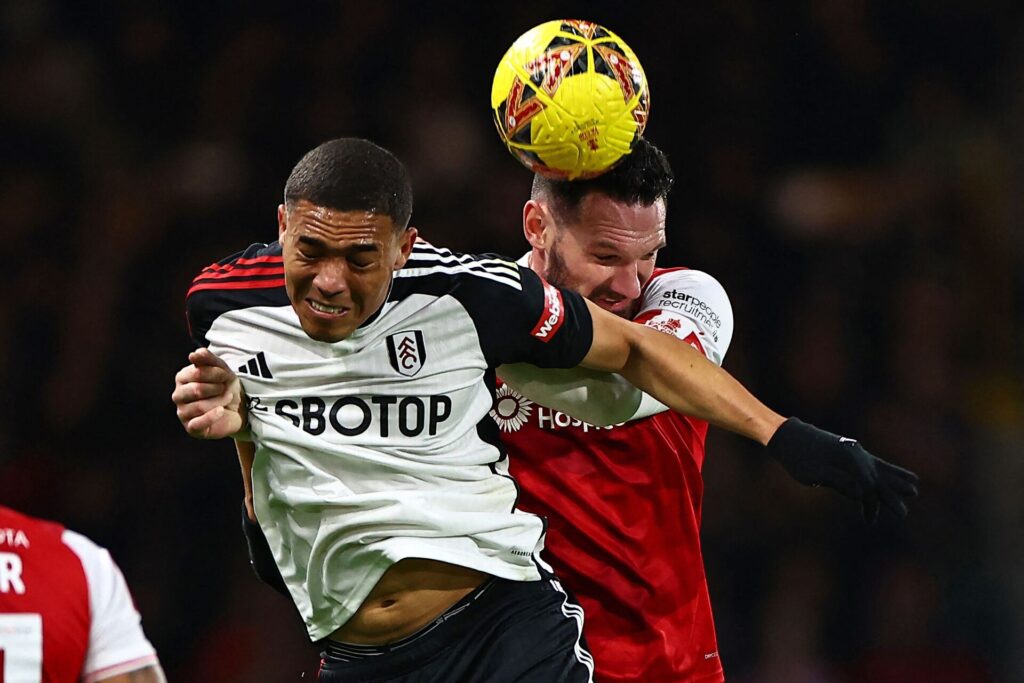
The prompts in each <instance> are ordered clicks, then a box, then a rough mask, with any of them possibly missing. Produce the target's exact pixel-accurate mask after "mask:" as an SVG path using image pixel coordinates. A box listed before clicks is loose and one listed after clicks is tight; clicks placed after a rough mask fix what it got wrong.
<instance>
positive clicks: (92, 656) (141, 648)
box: [62, 530, 157, 683]
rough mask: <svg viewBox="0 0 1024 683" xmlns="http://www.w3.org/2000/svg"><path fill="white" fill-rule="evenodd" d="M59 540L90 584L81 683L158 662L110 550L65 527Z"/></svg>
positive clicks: (89, 682)
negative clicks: (67, 548)
mask: <svg viewBox="0 0 1024 683" xmlns="http://www.w3.org/2000/svg"><path fill="white" fill-rule="evenodd" d="M62 540H63V541H64V544H65V545H67V546H68V547H69V548H71V550H73V551H74V553H75V554H76V555H78V559H79V560H81V562H82V568H83V569H84V570H85V578H86V582H87V583H88V585H89V611H90V615H91V623H90V625H89V649H88V651H87V652H86V655H85V664H84V666H83V667H82V681H83V683H92V682H93V681H98V680H102V679H104V678H110V677H112V676H116V675H118V674H122V673H127V672H130V671H137V670H138V669H142V668H144V667H147V666H151V665H154V664H157V656H156V650H154V649H153V646H152V645H151V644H150V643H149V641H148V640H147V639H146V635H145V634H144V633H143V632H142V623H141V622H142V618H141V617H140V616H139V612H138V611H137V610H136V609H135V604H134V603H133V602H132V596H131V593H129V592H128V584H127V583H126V582H125V580H124V576H123V575H122V574H121V570H120V569H118V567H117V565H116V564H114V560H113V558H111V557H110V553H109V552H107V550H106V549H104V548H101V547H99V546H98V545H96V544H95V543H93V542H92V541H90V540H89V539H88V538H86V537H85V536H83V535H81V534H78V533H75V532H74V531H70V530H65V531H64V535H63V537H62Z"/></svg>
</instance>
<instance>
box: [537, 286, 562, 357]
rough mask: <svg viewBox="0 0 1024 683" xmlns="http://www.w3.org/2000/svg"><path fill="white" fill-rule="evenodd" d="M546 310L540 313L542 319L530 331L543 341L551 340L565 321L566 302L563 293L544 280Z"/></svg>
mask: <svg viewBox="0 0 1024 683" xmlns="http://www.w3.org/2000/svg"><path fill="white" fill-rule="evenodd" d="M541 282H544V310H542V311H541V313H540V320H538V321H537V324H536V325H534V327H533V331H532V332H530V334H532V335H533V336H534V337H536V338H537V339H540V340H541V341H542V342H549V341H551V338H552V337H554V336H555V333H556V332H558V328H560V327H561V326H562V323H563V322H565V303H564V302H563V301H562V293H561V292H560V291H559V290H558V287H555V286H553V285H551V284H549V283H547V282H545V281H544V280H541Z"/></svg>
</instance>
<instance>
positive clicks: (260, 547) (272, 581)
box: [242, 503, 292, 600]
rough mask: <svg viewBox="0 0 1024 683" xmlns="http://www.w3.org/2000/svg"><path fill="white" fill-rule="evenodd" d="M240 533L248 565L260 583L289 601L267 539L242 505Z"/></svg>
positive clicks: (289, 596)
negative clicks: (242, 536)
mask: <svg viewBox="0 0 1024 683" xmlns="http://www.w3.org/2000/svg"><path fill="white" fill-rule="evenodd" d="M242 533H243V534H245V544H246V545H247V546H249V564H251V565H252V570H253V571H254V572H256V576H257V577H259V579H260V581H262V582H263V583H265V584H267V585H268V586H270V587H271V588H273V589H274V590H276V591H277V592H278V593H281V594H282V595H284V596H285V597H287V598H288V599H289V600H291V597H292V596H291V594H290V593H289V592H288V587H287V586H285V585H284V579H283V578H281V571H280V570H279V569H278V568H277V562H275V561H274V556H273V554H271V552H270V546H269V545H267V537H266V536H264V535H263V529H261V528H260V525H259V524H257V523H256V522H254V521H252V520H251V519H249V513H248V511H247V510H246V509H245V503H242Z"/></svg>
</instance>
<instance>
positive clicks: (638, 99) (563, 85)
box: [491, 19, 650, 180]
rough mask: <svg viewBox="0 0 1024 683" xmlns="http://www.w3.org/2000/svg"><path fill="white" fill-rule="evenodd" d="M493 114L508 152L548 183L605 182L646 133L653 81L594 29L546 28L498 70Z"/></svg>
mask: <svg viewBox="0 0 1024 683" xmlns="http://www.w3.org/2000/svg"><path fill="white" fill-rule="evenodd" d="M491 111H492V112H493V113H494V123H495V125H496V126H497V128H498V134H499V135H500V136H501V139H502V141H503V142H504V143H505V146H506V147H508V149H509V151H510V152H512V154H513V156H515V157H516V158H517V159H519V161H521V162H522V163H523V164H524V165H525V166H526V167H527V168H529V169H530V170H531V171H534V172H536V173H540V174H542V175H545V176H548V177H550V178H561V179H569V180H574V179H576V178H592V177H594V176H597V175H600V174H602V173H604V172H605V171H607V170H608V169H610V168H611V167H612V166H614V165H615V164H616V163H618V162H619V161H621V160H622V158H623V157H625V156H626V155H627V154H629V152H630V151H631V150H632V149H633V145H634V144H635V143H636V141H637V139H638V138H639V137H640V135H641V134H642V133H643V131H644V127H645V126H646V125H647V116H648V112H649V111H650V96H649V94H648V90H647V77H646V76H645V75H644V71H643V68H642V67H641V66H640V60H638V59H637V58H636V55H635V54H634V53H633V50H631V49H630V48H629V46H628V45H626V43H625V42H624V41H623V40H622V39H621V38H619V37H618V36H617V35H615V34H614V33H612V32H611V31H609V30H608V29H606V28H604V27H602V26H598V25H597V24H594V23H592V22H589V21H579V20H571V19H565V20H561V21H548V22H545V23H543V24H541V25H540V26H535V27H534V28H532V29H530V30H529V31H527V32H526V33H524V34H523V35H521V36H519V38H518V39H517V40H516V42H514V43H512V47H510V48H509V49H508V52H506V53H505V56H504V57H502V58H501V62H500V63H499V64H498V70H497V71H496V72H495V73H494V82H493V83H492V85H491Z"/></svg>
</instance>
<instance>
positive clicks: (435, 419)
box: [187, 242, 593, 640]
mask: <svg viewBox="0 0 1024 683" xmlns="http://www.w3.org/2000/svg"><path fill="white" fill-rule="evenodd" d="M281 263H282V262H281V250H280V245H279V244H277V243H274V244H271V245H253V246H252V247H250V248H249V249H248V250H246V251H245V252H242V253H241V254H238V255H236V256H234V257H231V258H229V259H226V260H225V261H222V262H220V263H218V264H214V265H212V266H210V267H209V268H207V269H205V270H204V271H203V273H201V274H200V275H199V276H198V277H197V278H196V280H195V281H194V283H193V286H192V289H191V290H190V292H189V297H188V303H187V308H188V317H189V323H190V328H191V331H192V334H193V338H194V340H195V342H196V343H197V344H199V345H206V346H209V348H210V350H211V351H213V352H214V353H215V354H217V355H218V356H220V357H221V358H223V359H224V360H225V361H226V362H227V363H228V364H229V365H230V366H231V367H232V368H236V369H237V370H236V371H237V373H238V375H239V377H240V379H241V380H242V385H243V387H244V389H245V393H246V396H247V399H248V406H249V422H250V426H251V429H252V433H253V439H254V441H255V443H256V458H255V461H254V464H253V472H252V475H253V493H254V503H255V508H256V516H257V518H258V519H259V522H260V526H261V527H262V529H263V531H264V533H265V534H266V537H267V541H268V543H269V545H270V549H271V551H272V552H273V554H274V558H275V560H276V561H277V564H278V567H279V568H280V570H281V574H282V576H283V578H284V580H285V583H286V584H287V586H288V589H289V591H290V593H291V595H292V597H293V599H294V600H295V603H296V605H297V607H298V608H299V611H300V613H301V614H302V616H303V618H304V619H305V621H306V626H307V630H308V632H309V636H310V638H312V639H313V640H317V639H320V638H323V637H325V636H328V635H330V634H331V633H332V632H334V631H335V630H337V629H338V628H339V627H340V626H341V625H342V624H344V623H345V622H346V621H347V620H348V619H349V618H350V617H351V616H352V614H353V613H354V612H355V611H356V610H357V609H358V608H359V606H360V605H361V604H362V602H363V600H364V599H365V598H366V596H367V594H368V593H369V592H370V590H371V589H372V588H373V587H374V585H375V584H376V583H377V581H378V580H379V579H380V577H381V575H382V574H383V573H384V571H385V570H386V569H387V568H388V567H389V566H391V565H392V564H393V563H395V562H397V561H398V560H400V559H402V558H407V557H419V558H430V559H435V560H440V561H444V562H449V563H452V564H457V565H461V566H465V567H470V568H473V569H477V570H480V571H483V572H486V573H488V574H492V575H494V576H499V577H503V578H507V579H512V580H521V581H522V580H527V581H529V580H538V579H539V574H538V572H537V569H536V566H535V564H534V557H533V556H534V554H535V553H537V552H538V551H539V550H540V549H541V548H542V547H543V536H544V522H543V520H542V519H541V518H539V517H537V516H535V515H531V514H528V513H523V512H520V511H518V510H516V507H515V506H516V495H517V489H516V485H515V483H514V482H513V481H512V479H511V477H509V476H508V472H507V461H506V458H505V452H504V449H503V448H502V446H501V444H500V441H499V439H498V429H497V427H496V425H495V424H494V422H493V421H492V419H491V418H490V417H489V415H488V412H489V411H490V409H491V405H492V403H493V396H494V394H493V392H494V370H493V369H494V367H495V366H497V365H499V364H501V363H506V362H531V363H534V364H537V365H541V366H549V367H573V366H575V365H576V364H578V363H579V362H580V361H581V360H582V359H583V357H584V356H585V355H586V353H587V352H588V351H589V349H590V345H591V341H592V334H593V332H592V325H591V320H590V315H589V313H588V312H587V310H586V304H585V302H584V301H583V300H582V298H580V297H579V296H578V295H576V294H573V293H571V292H566V291H563V290H559V289H557V288H555V287H552V286H551V285H549V284H547V283H545V282H544V281H543V280H542V279H541V278H540V277H538V276H537V275H536V274H534V273H533V272H532V271H530V270H528V269H525V268H520V267H518V266H517V265H516V264H515V263H514V262H511V261H507V260H505V259H502V258H499V257H478V256H466V255H458V254H453V253H452V252H450V251H448V250H446V249H440V248H437V247H434V246H432V245H429V244H427V243H424V242H418V243H417V244H416V245H415V246H414V248H413V254H412V257H411V258H410V260H409V262H408V263H407V264H406V266H405V267H404V268H403V269H401V270H399V271H397V272H396V273H395V278H394V280H393V282H392V286H391V291H390V293H389V295H388V298H387V300H386V302H385V304H384V305H383V307H382V308H381V310H380V311H379V312H378V313H377V314H375V315H374V316H373V317H371V319H369V320H368V321H367V322H366V323H364V324H363V325H362V326H361V327H360V328H359V329H357V330H356V331H355V332H354V333H353V334H352V335H351V336H350V337H348V338H347V339H345V340H343V341H340V342H336V343H327V342H318V341H315V340H313V339H311V338H310V337H309V336H307V335H306V333H305V332H303V330H302V328H301V326H300V324H299V320H298V317H297V315H296V314H295V311H294V310H293V309H292V307H291V304H290V303H289V301H288V298H287V295H286V293H285V289H284V281H283V277H284V276H283V268H282V265H281Z"/></svg>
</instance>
